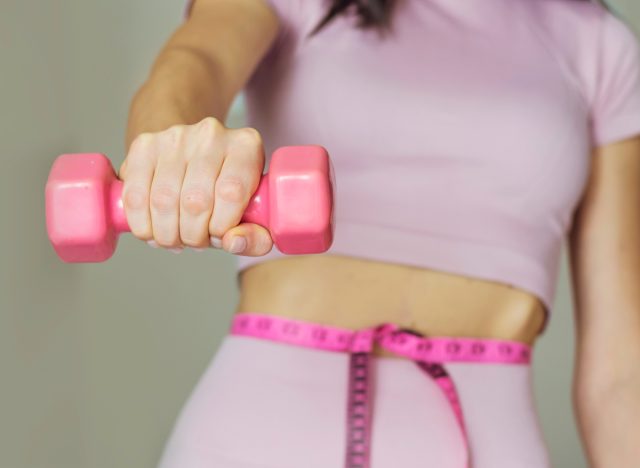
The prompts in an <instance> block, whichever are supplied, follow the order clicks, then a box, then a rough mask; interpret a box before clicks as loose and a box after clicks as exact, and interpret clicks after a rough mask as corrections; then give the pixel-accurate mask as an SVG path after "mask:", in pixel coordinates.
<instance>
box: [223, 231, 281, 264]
mask: <svg viewBox="0 0 640 468" xmlns="http://www.w3.org/2000/svg"><path fill="white" fill-rule="evenodd" d="M222 248H223V249H224V250H226V251H227V252H230V253H233V254H236V255H245V256H249V257H260V256H262V255H266V254H268V253H269V252H270V251H271V249H272V248H273V239H271V234H270V233H269V230H268V229H266V228H264V227H262V226H260V225H259V224H253V223H242V224H239V225H238V226H236V227H234V228H231V229H229V230H228V231H227V232H226V233H225V234H224V236H223V237H222Z"/></svg>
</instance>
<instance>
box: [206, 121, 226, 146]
mask: <svg viewBox="0 0 640 468" xmlns="http://www.w3.org/2000/svg"><path fill="white" fill-rule="evenodd" d="M200 124H201V129H202V131H203V135H204V139H205V140H206V141H216V140H218V139H220V138H222V135H223V134H224V132H225V130H226V129H225V126H224V125H223V124H222V122H220V121H219V120H218V119H216V118H215V117H207V118H205V119H204V120H203V121H202V122H201V123H200Z"/></svg>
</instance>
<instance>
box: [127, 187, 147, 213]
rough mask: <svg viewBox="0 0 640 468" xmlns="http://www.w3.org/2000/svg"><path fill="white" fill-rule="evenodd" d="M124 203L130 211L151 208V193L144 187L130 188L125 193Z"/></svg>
mask: <svg viewBox="0 0 640 468" xmlns="http://www.w3.org/2000/svg"><path fill="white" fill-rule="evenodd" d="M123 203H124V206H125V208H126V209H128V210H143V209H146V208H147V207H148V206H149V193H148V191H147V190H146V189H144V188H142V187H136V186H132V187H128V188H127V190H125V192H124V197H123Z"/></svg>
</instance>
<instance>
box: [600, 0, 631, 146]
mask: <svg viewBox="0 0 640 468" xmlns="http://www.w3.org/2000/svg"><path fill="white" fill-rule="evenodd" d="M598 53H599V57H598V62H597V72H596V83H595V95H594V102H593V105H592V116H591V117H592V133H593V140H594V143H595V144H596V145H597V146H602V145H606V144H609V143H613V142H616V141H619V140H623V139H625V138H629V137H632V136H635V135H636V134H640V46H639V43H638V38H637V37H636V35H635V33H634V32H633V31H632V30H631V28H630V27H629V26H628V25H627V24H625V23H624V22H623V21H622V20H620V19H619V18H618V17H616V16H615V15H614V14H612V13H610V12H606V13H605V16H604V18H603V23H602V29H601V35H600V43H599V50H598Z"/></svg>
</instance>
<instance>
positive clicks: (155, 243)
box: [147, 240, 158, 249]
mask: <svg viewBox="0 0 640 468" xmlns="http://www.w3.org/2000/svg"><path fill="white" fill-rule="evenodd" d="M147 244H148V245H149V246H150V247H153V248H154V249H157V248H158V243H157V242H156V241H154V240H148V241H147Z"/></svg>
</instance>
